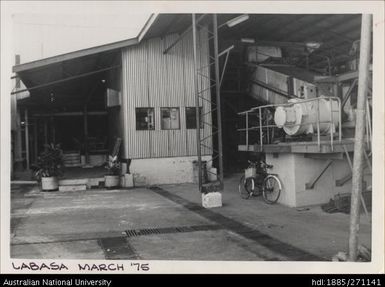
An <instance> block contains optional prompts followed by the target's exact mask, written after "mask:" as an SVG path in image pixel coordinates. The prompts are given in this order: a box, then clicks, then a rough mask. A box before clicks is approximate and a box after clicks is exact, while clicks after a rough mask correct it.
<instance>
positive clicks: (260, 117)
mask: <svg viewBox="0 0 385 287" xmlns="http://www.w3.org/2000/svg"><path fill="white" fill-rule="evenodd" d="M258 110H259V141H260V144H261V152H262V146H263V142H262V141H263V130H262V109H261V108H259V109H258Z"/></svg>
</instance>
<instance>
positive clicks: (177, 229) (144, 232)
mask: <svg viewBox="0 0 385 287" xmlns="http://www.w3.org/2000/svg"><path fill="white" fill-rule="evenodd" d="M220 229H223V226H221V225H193V226H179V227H164V228H145V229H132V230H126V234H127V237H129V238H130V237H136V236H143V235H153V234H169V233H185V232H196V231H213V230H220Z"/></svg>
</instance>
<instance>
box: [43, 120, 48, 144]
mask: <svg viewBox="0 0 385 287" xmlns="http://www.w3.org/2000/svg"><path fill="white" fill-rule="evenodd" d="M44 144H48V123H47V118H45V119H44Z"/></svg>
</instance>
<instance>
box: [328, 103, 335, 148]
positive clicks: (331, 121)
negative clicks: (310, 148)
mask: <svg viewBox="0 0 385 287" xmlns="http://www.w3.org/2000/svg"><path fill="white" fill-rule="evenodd" d="M329 105H330V115H329V118H330V148H331V150H332V151H333V137H334V123H333V102H332V100H329Z"/></svg>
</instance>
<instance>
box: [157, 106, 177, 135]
mask: <svg viewBox="0 0 385 287" xmlns="http://www.w3.org/2000/svg"><path fill="white" fill-rule="evenodd" d="M166 109H168V110H169V113H170V115H171V110H172V109H177V110H178V128H169V129H166V128H164V127H163V110H166ZM180 124H181V121H180V107H161V108H160V129H161V130H162V131H172V130H174V131H175V130H180V129H181V126H180ZM170 126H171V124H170Z"/></svg>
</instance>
